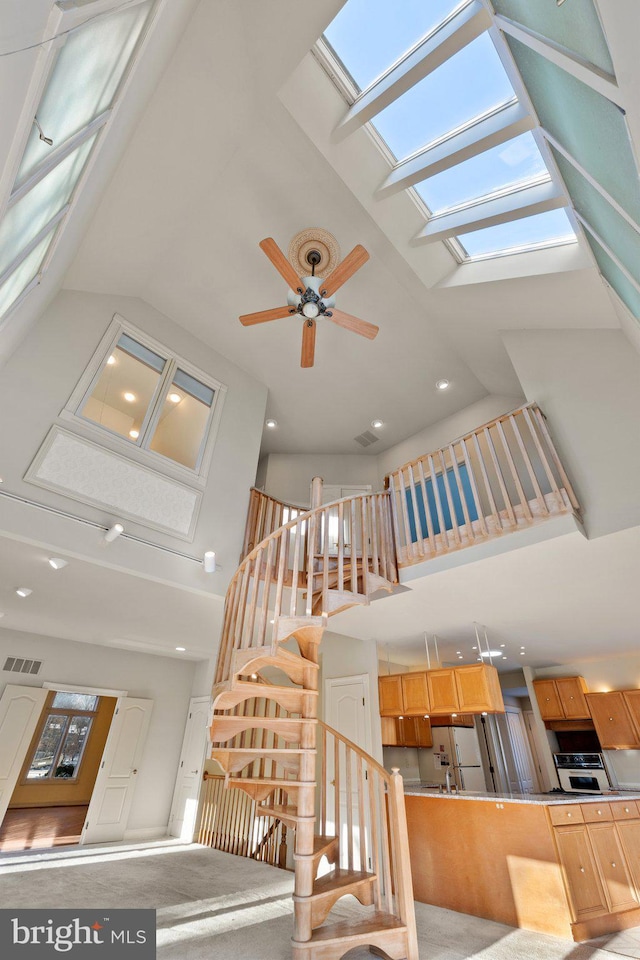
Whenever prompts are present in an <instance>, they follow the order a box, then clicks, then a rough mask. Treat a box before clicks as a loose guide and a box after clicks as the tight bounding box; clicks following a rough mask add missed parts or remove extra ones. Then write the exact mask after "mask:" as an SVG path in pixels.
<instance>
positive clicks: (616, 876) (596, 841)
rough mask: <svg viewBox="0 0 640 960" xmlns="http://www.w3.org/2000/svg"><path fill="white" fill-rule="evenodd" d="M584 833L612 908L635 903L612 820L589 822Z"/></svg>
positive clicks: (626, 908)
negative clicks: (589, 842)
mask: <svg viewBox="0 0 640 960" xmlns="http://www.w3.org/2000/svg"><path fill="white" fill-rule="evenodd" d="M587 832H588V834H589V838H590V840H591V844H592V846H593V852H594V854H595V858H596V863H597V865H598V867H599V868H600V876H601V879H602V881H603V883H604V887H605V893H606V895H607V899H608V901H609V907H610V909H611V910H612V911H616V910H632V909H633V908H634V907H637V906H638V900H637V898H636V895H635V891H634V888H633V883H632V880H631V876H630V875H629V871H628V869H627V862H626V859H625V856H624V854H623V852H622V845H621V843H620V840H619V839H618V833H617V830H616V826H615V824H613V823H590V824H589V826H588V827H587Z"/></svg>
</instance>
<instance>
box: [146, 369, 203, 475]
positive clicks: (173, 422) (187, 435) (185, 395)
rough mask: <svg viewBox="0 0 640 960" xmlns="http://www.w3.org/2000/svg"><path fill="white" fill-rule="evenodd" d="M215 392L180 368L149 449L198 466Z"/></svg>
mask: <svg viewBox="0 0 640 960" xmlns="http://www.w3.org/2000/svg"><path fill="white" fill-rule="evenodd" d="M213 396H214V391H213V390H212V389H211V388H210V387H207V386H206V385H205V384H204V383H200V381H198V380H196V379H195V378H194V377H191V376H190V375H189V374H187V373H185V372H184V371H183V370H177V371H176V375H175V377H174V379H173V383H172V384H171V386H170V388H169V391H168V393H167V396H166V397H165V400H164V403H163V405H162V410H161V411H160V418H159V420H158V423H157V425H156V428H155V431H154V434H153V437H152V439H151V443H150V448H151V450H155V452H156V453H160V454H162V456H163V457H168V458H169V459H170V460H175V461H176V462H177V463H181V464H183V466H185V467H189V468H190V469H192V470H193V469H195V467H196V466H197V464H198V458H199V456H200V451H201V449H202V444H203V441H204V438H205V435H206V432H207V425H208V423H209V415H210V413H211V406H212V404H213Z"/></svg>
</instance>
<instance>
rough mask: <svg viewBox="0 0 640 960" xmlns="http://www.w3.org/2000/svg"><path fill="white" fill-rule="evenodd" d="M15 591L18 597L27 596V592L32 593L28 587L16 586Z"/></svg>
mask: <svg viewBox="0 0 640 960" xmlns="http://www.w3.org/2000/svg"><path fill="white" fill-rule="evenodd" d="M16 593H17V594H18V596H19V597H28V596H29V594H31V593H33V590H32V589H31V588H30V587H18V589H17V590H16Z"/></svg>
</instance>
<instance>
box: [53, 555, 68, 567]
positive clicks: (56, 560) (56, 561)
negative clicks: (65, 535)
mask: <svg viewBox="0 0 640 960" xmlns="http://www.w3.org/2000/svg"><path fill="white" fill-rule="evenodd" d="M68 562H69V561H68V560H63V559H62V557H49V566H50V567H53V569H54V570H62V568H63V567H66V566H67V564H68Z"/></svg>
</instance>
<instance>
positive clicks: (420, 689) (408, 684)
mask: <svg viewBox="0 0 640 960" xmlns="http://www.w3.org/2000/svg"><path fill="white" fill-rule="evenodd" d="M400 682H401V685H402V704H403V709H402V713H404V715H405V716H408V717H422V716H424V714H425V713H429V690H428V687H427V675H426V673H403V674H401V675H400Z"/></svg>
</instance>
